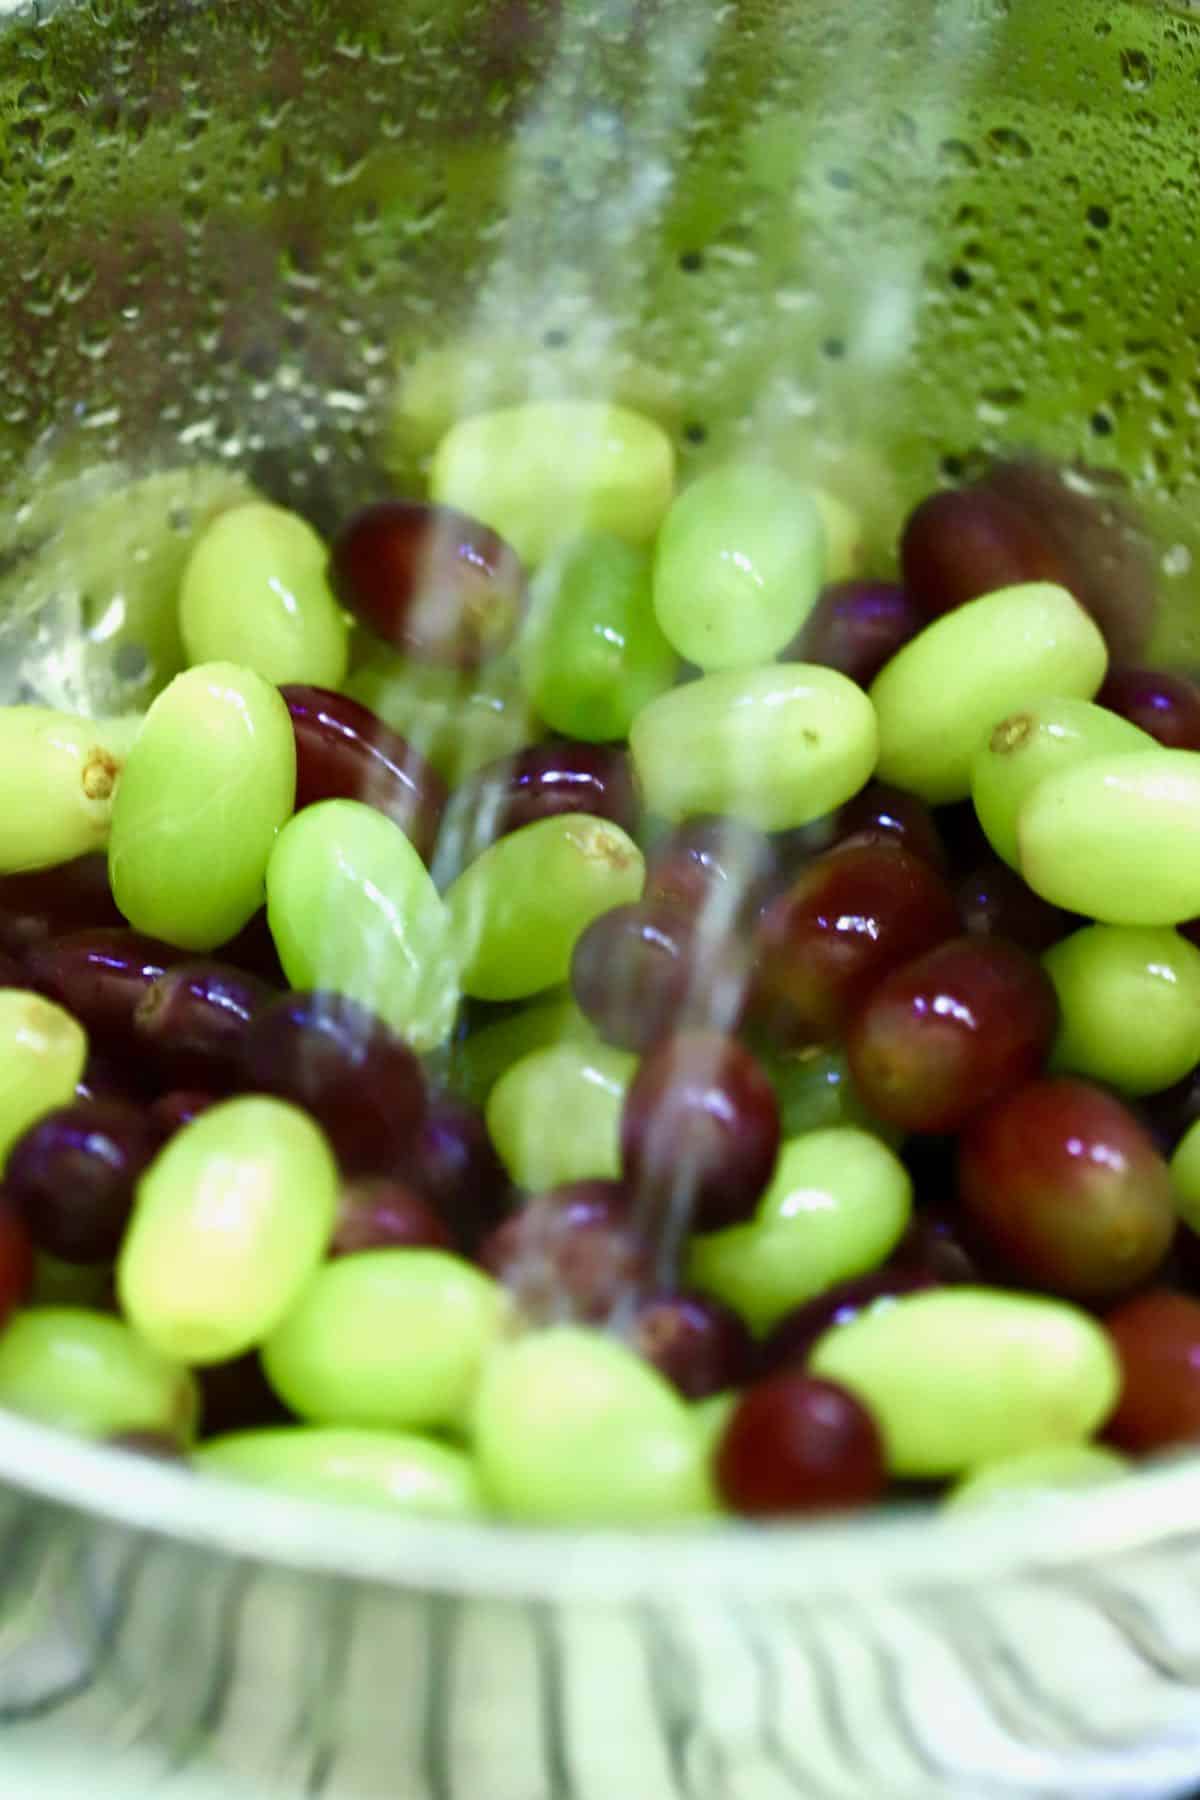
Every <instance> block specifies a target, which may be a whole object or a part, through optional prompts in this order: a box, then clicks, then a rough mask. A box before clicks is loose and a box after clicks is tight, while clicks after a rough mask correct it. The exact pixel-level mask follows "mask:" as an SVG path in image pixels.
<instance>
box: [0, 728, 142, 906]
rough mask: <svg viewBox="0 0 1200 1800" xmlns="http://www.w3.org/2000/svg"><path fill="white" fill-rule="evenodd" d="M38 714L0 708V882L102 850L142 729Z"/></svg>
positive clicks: (106, 841)
mask: <svg viewBox="0 0 1200 1800" xmlns="http://www.w3.org/2000/svg"><path fill="white" fill-rule="evenodd" d="M141 723H142V721H141V717H140V716H139V715H137V714H133V715H130V717H128V718H124V719H81V718H76V717H75V716H74V715H73V714H71V713H60V712H52V711H51V710H50V709H49V708H48V707H43V706H4V707H0V874H5V875H8V874H14V873H16V872H18V871H19V870H22V869H45V868H51V867H53V865H54V864H55V863H62V862H70V861H71V859H72V858H73V857H76V856H83V855H85V854H86V853H87V852H88V851H89V850H103V849H104V848H105V846H106V844H107V843H108V834H109V829H110V826H111V823H112V812H113V797H114V795H115V793H116V790H117V782H118V780H119V779H120V776H121V771H122V769H123V767H124V764H125V759H126V757H127V756H128V754H129V750H130V746H131V745H132V744H133V741H134V739H135V738H136V736H137V733H138V730H139V727H140V726H141Z"/></svg>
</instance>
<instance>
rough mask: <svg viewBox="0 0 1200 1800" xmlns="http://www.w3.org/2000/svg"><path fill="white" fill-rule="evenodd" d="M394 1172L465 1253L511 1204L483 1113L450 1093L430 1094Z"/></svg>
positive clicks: (505, 1176) (508, 1186)
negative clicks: (426, 1206) (433, 1214)
mask: <svg viewBox="0 0 1200 1800" xmlns="http://www.w3.org/2000/svg"><path fill="white" fill-rule="evenodd" d="M394 1173H395V1174H396V1176H397V1177H398V1179H400V1180H402V1181H405V1182H408V1183H411V1185H412V1186H413V1187H414V1188H415V1189H416V1190H417V1192H418V1193H419V1194H420V1195H421V1196H422V1197H423V1198H424V1199H426V1200H427V1201H428V1202H429V1204H430V1206H432V1208H433V1210H434V1212H435V1213H436V1214H437V1216H438V1217H439V1218H440V1219H441V1220H442V1222H443V1224H444V1225H445V1226H446V1229H447V1230H448V1231H449V1233H450V1236H451V1237H452V1238H453V1240H454V1242H455V1243H456V1244H459V1245H461V1246H462V1249H463V1250H464V1252H465V1253H466V1254H467V1255H469V1256H473V1255H474V1254H475V1252H476V1250H477V1249H478V1246H479V1242H480V1239H481V1238H482V1237H483V1236H484V1234H485V1233H487V1232H489V1231H491V1230H492V1229H493V1228H494V1227H495V1226H496V1225H498V1224H499V1222H500V1221H501V1220H502V1219H503V1218H504V1217H505V1216H506V1215H507V1214H508V1212H509V1210H510V1206H511V1200H512V1183H511V1182H510V1181H509V1178H508V1174H507V1171H506V1170H505V1167H504V1164H503V1163H502V1162H501V1161H500V1158H499V1157H498V1156H497V1154H496V1151H495V1147H494V1145H493V1144H492V1140H491V1138H490V1136H489V1135H488V1128H487V1125H486V1123H485V1122H484V1117H483V1114H482V1113H481V1112H480V1111H479V1109H478V1107H475V1106H471V1105H470V1104H469V1103H468V1102H467V1101H465V1100H456V1099H454V1098H453V1097H452V1096H451V1095H449V1094H435V1095H433V1096H432V1097H431V1098H430V1101H429V1104H428V1106H427V1107H426V1109H425V1117H424V1118H423V1119H422V1121H421V1124H420V1128H419V1129H418V1131H417V1134H416V1136H415V1138H414V1139H413V1141H412V1143H411V1144H410V1145H409V1146H408V1148H407V1149H406V1151H405V1152H404V1155H403V1156H402V1157H401V1158H400V1160H399V1162H398V1163H397V1165H396V1168H395V1171H394Z"/></svg>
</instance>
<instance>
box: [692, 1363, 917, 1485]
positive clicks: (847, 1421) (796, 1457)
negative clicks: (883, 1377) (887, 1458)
mask: <svg viewBox="0 0 1200 1800" xmlns="http://www.w3.org/2000/svg"><path fill="white" fill-rule="evenodd" d="M716 1469H717V1483H718V1486H719V1488H720V1491H721V1495H722V1497H723V1498H724V1499H725V1500H726V1501H727V1502H728V1504H729V1505H730V1506H731V1507H733V1509H734V1511H735V1512H740V1513H747V1514H749V1515H750V1516H751V1517H753V1518H770V1517H772V1516H780V1515H786V1514H794V1513H824V1512H845V1511H853V1510H856V1509H857V1508H859V1507H863V1506H869V1505H870V1504H871V1502H872V1501H874V1500H878V1499H879V1497H880V1496H881V1494H882V1493H883V1490H884V1488H885V1487H886V1485H887V1474H886V1471H885V1468H884V1458H883V1443H882V1440H881V1438H880V1435H879V1431H878V1429H877V1428H876V1425H875V1422H874V1420H873V1419H872V1418H871V1415H870V1413H869V1412H868V1411H867V1410H866V1408H865V1407H864V1406H863V1405H862V1404H861V1403H860V1402H859V1401H858V1400H856V1399H855V1397H854V1395H853V1394H850V1393H847V1392H846V1390H845V1389H844V1388H841V1387H838V1386H836V1385H835V1384H834V1383H833V1382H831V1381H818V1380H814V1378H813V1377H812V1376H810V1375H804V1374H801V1373H799V1372H797V1371H786V1372H784V1373H782V1374H779V1375H773V1376H770V1377H769V1378H768V1379H767V1380H765V1381H758V1382H756V1383H755V1384H754V1386H753V1387H752V1388H749V1389H748V1390H747V1391H746V1393H744V1394H743V1395H742V1396H741V1398H740V1400H739V1401H738V1403H737V1406H736V1407H735V1409H734V1412H733V1416H732V1418H731V1419H730V1421H729V1424H728V1425H727V1426H726V1428H725V1432H724V1435H723V1437H722V1438H721V1442H720V1446H719V1448H718V1450H717V1462H716Z"/></svg>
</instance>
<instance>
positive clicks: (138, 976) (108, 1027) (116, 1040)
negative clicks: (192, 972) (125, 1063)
mask: <svg viewBox="0 0 1200 1800" xmlns="http://www.w3.org/2000/svg"><path fill="white" fill-rule="evenodd" d="M190 954H191V953H190V952H189V951H187V950H179V949H176V948H175V946H174V945H172V944H163V943H160V942H159V941H158V939H157V938H149V937H143V936H142V934H141V933H140V932H137V931H114V930H110V929H108V928H107V927H104V928H101V929H98V930H95V931H73V932H69V933H68V934H67V935H66V936H64V937H53V938H48V939H47V940H46V941H45V943H42V944H37V945H34V946H33V947H32V948H31V949H30V951H29V953H28V955H27V956H26V958H25V967H26V970H27V972H28V976H29V981H30V985H31V986H32V987H35V988H38V989H39V990H40V991H41V992H42V993H43V994H46V995H48V996H49V998H50V999H51V1000H56V1001H57V1002H58V1004H59V1005H60V1006H63V1007H65V1008H66V1010H67V1011H68V1012H70V1013H74V1015H75V1017H76V1018H77V1019H78V1020H79V1022H80V1024H81V1025H83V1026H84V1028H85V1029H86V1031H87V1033H88V1036H89V1037H90V1038H93V1039H98V1040H99V1041H100V1043H101V1044H111V1045H112V1047H113V1048H114V1049H116V1050H123V1049H125V1048H127V1047H130V1048H131V1047H133V1045H134V1044H135V1043H136V1036H135V1033H134V1028H133V1015H134V1013H135V1012H136V1010H137V1007H138V1004H139V1002H140V1001H141V1000H143V999H144V998H145V995H146V994H147V992H148V991H149V989H150V987H151V986H152V985H153V983H154V982H156V981H157V980H158V978H159V976H160V975H162V974H163V972H164V971H165V970H167V969H171V968H174V967H175V965H176V964H177V963H181V962H185V961H187V960H188V958H189V956H190Z"/></svg>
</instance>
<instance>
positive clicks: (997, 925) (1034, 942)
mask: <svg viewBox="0 0 1200 1800" xmlns="http://www.w3.org/2000/svg"><path fill="white" fill-rule="evenodd" d="M954 897H955V900H956V901H957V903H958V913H959V917H960V919H961V920H962V926H963V930H964V931H965V932H966V933H967V934H968V935H969V936H970V937H977V938H989V937H998V938H1008V939H1009V940H1010V941H1011V942H1012V943H1014V944H1019V945H1020V946H1021V948H1022V950H1028V951H1030V952H1031V953H1032V954H1034V955H1038V954H1040V952H1041V951H1043V950H1048V949H1049V948H1050V946H1051V944H1057V942H1058V940H1059V939H1060V938H1064V937H1066V935H1067V933H1068V932H1069V931H1074V929H1075V927H1076V925H1077V924H1078V922H1079V921H1078V920H1077V919H1076V918H1075V917H1074V916H1073V915H1072V914H1071V913H1065V912H1062V911H1060V909H1059V908H1058V907H1057V906H1051V904H1050V902H1049V901H1048V900H1043V899H1042V898H1041V896H1040V895H1038V894H1035V893H1034V892H1033V890H1032V888H1027V887H1026V886H1025V883H1024V882H1023V881H1022V880H1021V878H1020V876H1019V875H1017V874H1016V873H1014V871H1013V870H1012V869H1010V868H1009V866H1008V864H1007V863H1003V862H1001V861H1000V859H999V857H989V858H987V859H985V860H984V861H982V862H980V863H977V864H976V866H975V867H974V868H973V869H971V870H969V871H968V873H967V874H966V875H964V876H963V877H962V878H961V880H959V881H958V882H957V883H956V884H955V889H954Z"/></svg>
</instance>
